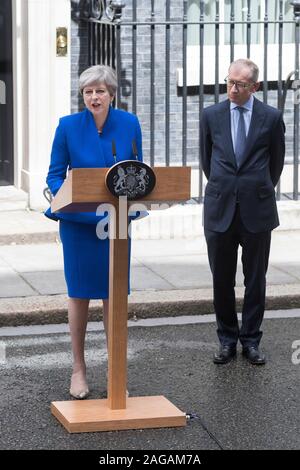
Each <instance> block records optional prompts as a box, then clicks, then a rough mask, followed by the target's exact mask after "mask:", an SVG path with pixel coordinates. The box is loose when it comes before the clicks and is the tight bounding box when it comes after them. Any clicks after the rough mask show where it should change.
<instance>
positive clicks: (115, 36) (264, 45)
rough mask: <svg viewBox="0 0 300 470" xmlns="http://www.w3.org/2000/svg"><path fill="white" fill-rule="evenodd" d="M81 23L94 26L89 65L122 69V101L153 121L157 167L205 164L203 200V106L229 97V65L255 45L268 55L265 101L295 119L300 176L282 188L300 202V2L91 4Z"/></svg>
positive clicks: (294, 169)
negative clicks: (200, 152) (226, 95)
mask: <svg viewBox="0 0 300 470" xmlns="http://www.w3.org/2000/svg"><path fill="white" fill-rule="evenodd" d="M287 12H289V14H287ZM81 19H83V20H84V21H86V22H87V28H88V44H89V49H88V62H89V65H92V64H97V63H104V64H108V65H111V66H113V67H114V68H116V70H117V74H118V84H119V88H118V93H117V106H118V107H126V108H127V109H129V110H130V111H132V112H133V113H136V114H138V115H139V117H141V116H142V120H144V123H145V126H143V131H144V127H145V134H146V137H147V138H146V139H145V145H146V148H147V151H148V159H149V163H150V164H151V165H154V164H157V163H159V164H165V165H170V164H174V163H175V164H177V165H178V164H179V165H191V166H192V167H193V168H194V169H196V168H198V169H199V200H201V199H202V194H203V174H202V168H201V160H200V155H199V149H200V145H199V140H200V134H199V125H197V124H199V120H200V119H201V113H202V110H203V108H204V107H205V106H206V105H209V104H213V103H214V102H218V101H219V100H220V99H223V96H222V95H223V94H224V93H225V92H226V88H225V85H224V80H223V79H224V76H225V75H224V74H223V75H222V72H223V69H224V65H225V66H226V67H227V68H228V65H229V63H230V62H231V61H233V60H234V59H236V58H239V57H241V56H242V57H250V58H253V57H252V54H253V51H254V50H255V55H256V56H257V57H259V58H260V59H261V64H260V68H261V70H262V83H261V99H262V100H263V101H264V102H270V100H271V102H270V104H272V105H273V106H277V107H278V108H279V109H281V110H282V111H283V112H285V113H286V115H285V118H286V120H287V121H288V122H287V130H288V132H287V140H288V145H287V150H288V158H287V162H288V164H289V179H290V180H291V179H292V180H293V182H292V184H290V189H283V190H282V191H281V186H280V184H279V185H278V187H277V198H278V199H281V198H289V199H294V200H297V199H298V196H299V181H298V172H299V101H300V100H299V99H298V100H297V99H296V98H297V96H299V93H298V89H299V86H300V82H299V42H300V29H299V28H300V0H299V1H296V0H294V1H287V0H261V1H259V0H230V1H229V0H220V1H219V0H214V1H211V2H209V1H208V0H206V1H202V0H172V2H171V1H170V0H156V1H155V0H147V1H146V0H138V1H137V0H127V2H124V1H122V0H111V1H105V0H85V1H81ZM237 54H238V56H237ZM145 56H147V57H146V58H145ZM254 61H255V60H254ZM207 64H209V67H210V69H211V70H210V72H209V73H208V71H207ZM270 70H271V72H270ZM158 77H159V87H160V88H159V89H158ZM128 84H129V86H128ZM128 88H129V92H128ZM161 88H162V89H163V93H162V95H163V98H162V99H159V98H158V97H159V93H160V91H161ZM124 90H127V91H126V93H125V92H124ZM287 97H289V103H288V105H287ZM287 108H288V109H287ZM174 109H175V112H174ZM174 115H176V116H175V117H176V119H175V120H174ZM178 116H180V119H179V117H178ZM190 116H192V118H190ZM172 120H173V121H172ZM162 123H163V126H162ZM190 128H191V129H192V135H191V136H190V137H189V136H188V133H189V129H190ZM143 134H144V132H143ZM172 145H173V149H172ZM174 149H175V150H174ZM176 152H177V153H176ZM178 152H180V157H179V158H178ZM174 154H176V155H177V158H176V161H175V162H174V160H173V155H174ZM157 155H163V157H161V156H160V157H159V158H158V157H157ZM191 155H192V157H191Z"/></svg>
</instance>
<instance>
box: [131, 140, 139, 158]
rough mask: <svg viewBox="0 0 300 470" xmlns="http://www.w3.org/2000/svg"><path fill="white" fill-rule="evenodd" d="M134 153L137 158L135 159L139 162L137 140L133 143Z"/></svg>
mask: <svg viewBox="0 0 300 470" xmlns="http://www.w3.org/2000/svg"><path fill="white" fill-rule="evenodd" d="M132 152H133V155H134V156H135V159H136V160H138V151H137V147H136V143H135V140H133V141H132Z"/></svg>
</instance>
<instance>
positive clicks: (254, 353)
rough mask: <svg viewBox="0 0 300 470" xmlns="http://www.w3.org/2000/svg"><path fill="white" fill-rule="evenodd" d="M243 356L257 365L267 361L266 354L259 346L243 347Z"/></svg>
mask: <svg viewBox="0 0 300 470" xmlns="http://www.w3.org/2000/svg"><path fill="white" fill-rule="evenodd" d="M243 356H245V358H246V359H247V360H248V361H249V362H250V363H251V364H254V365H256V366H261V365H263V364H265V363H266V358H265V356H264V355H263V354H262V353H261V352H260V351H259V349H258V347H257V346H248V347H246V348H243Z"/></svg>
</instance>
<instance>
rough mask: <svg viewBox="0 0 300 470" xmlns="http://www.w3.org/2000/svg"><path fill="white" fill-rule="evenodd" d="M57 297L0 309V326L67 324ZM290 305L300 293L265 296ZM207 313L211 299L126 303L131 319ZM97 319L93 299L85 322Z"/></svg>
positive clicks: (275, 306) (272, 303)
mask: <svg viewBox="0 0 300 470" xmlns="http://www.w3.org/2000/svg"><path fill="white" fill-rule="evenodd" d="M60 297H64V296H60ZM18 300H20V299H18ZM61 300H64V304H65V305H64V306H57V307H51V306H48V307H47V306H44V307H43V306H40V307H39V306H38V305H37V306H36V308H31V310H30V309H28V308H24V309H21V308H15V309H14V311H8V312H5V311H0V327H12V326H13V327H14V326H25V325H26V326H28V325H45V324H49V325H50V324H58V323H67V322H68V315H67V302H66V298H64V299H61ZM10 301H13V299H10ZM242 303H243V299H242V297H237V308H238V310H239V311H240V310H241V308H242ZM24 307H25V306H24ZM294 308H300V294H299V295H295V294H293V295H289V294H287V295H280V296H268V297H267V299H266V310H287V309H294ZM26 310H27V311H26ZM211 313H214V307H213V302H212V299H211V298H206V299H203V298H202V299H201V300H187V299H185V300H177V301H170V300H166V301H163V300H162V301H153V302H149V301H148V302H129V305H128V318H129V319H131V320H137V319H145V318H157V317H175V316H182V315H187V316H191V317H192V316H193V315H205V314H211ZM101 319H102V308H101V307H100V306H99V305H97V304H95V302H93V304H91V305H90V314H89V321H100V320H101Z"/></svg>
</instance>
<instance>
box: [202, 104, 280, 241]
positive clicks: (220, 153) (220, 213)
mask: <svg viewBox="0 0 300 470" xmlns="http://www.w3.org/2000/svg"><path fill="white" fill-rule="evenodd" d="M284 132H285V126H284V123H283V120H282V114H281V112H280V111H278V110H277V109H275V108H272V107H271V106H268V105H266V104H264V103H262V102H260V101H258V100H257V99H256V98H254V103H253V110H252V117H251V123H250V128H249V132H248V136H247V143H246V151H245V154H244V157H243V160H242V162H241V164H240V166H239V168H238V167H237V164H236V160H235V155H234V150H233V145H232V139H231V122H230V101H229V100H226V101H223V102H222V103H219V104H216V105H213V106H210V107H208V108H206V109H204V111H203V114H202V120H201V159H202V166H203V170H204V173H205V176H206V178H207V179H208V183H207V186H206V188H205V198H204V228H206V229H208V230H212V231H215V232H225V231H226V230H227V229H228V227H229V226H230V224H231V221H232V219H233V216H234V213H235V209H236V202H237V200H238V201H239V204H240V213H241V218H242V221H243V223H244V225H245V227H246V228H247V229H248V230H249V231H250V232H253V233H258V232H265V231H268V230H272V229H273V228H275V227H277V226H278V225H279V220H278V214H277V207H276V199H275V190H274V187H275V186H276V184H277V183H278V180H279V177H280V174H281V172H282V169H283V164H284V153H285V143H284Z"/></svg>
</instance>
